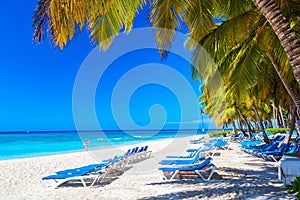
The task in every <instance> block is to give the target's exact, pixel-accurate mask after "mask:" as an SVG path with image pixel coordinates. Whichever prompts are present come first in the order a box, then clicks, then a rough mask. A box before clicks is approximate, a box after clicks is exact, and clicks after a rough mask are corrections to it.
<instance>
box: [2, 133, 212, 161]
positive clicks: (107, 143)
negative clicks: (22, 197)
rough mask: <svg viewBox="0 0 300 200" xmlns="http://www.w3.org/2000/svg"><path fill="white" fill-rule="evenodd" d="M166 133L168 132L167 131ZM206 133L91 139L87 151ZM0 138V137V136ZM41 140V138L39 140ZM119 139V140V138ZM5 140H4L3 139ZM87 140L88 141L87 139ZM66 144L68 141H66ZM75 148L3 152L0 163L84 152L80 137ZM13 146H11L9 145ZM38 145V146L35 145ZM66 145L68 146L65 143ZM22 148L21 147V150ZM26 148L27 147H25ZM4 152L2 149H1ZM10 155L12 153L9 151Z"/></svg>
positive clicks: (6, 146) (7, 146)
mask: <svg viewBox="0 0 300 200" xmlns="http://www.w3.org/2000/svg"><path fill="white" fill-rule="evenodd" d="M167 132H168V131H167ZM206 134H207V133H193V134H182V133H176V135H175V137H174V138H172V136H169V135H167V136H163V137H161V136H159V137H157V138H156V137H153V139H152V137H149V138H150V139H149V138H147V137H145V138H142V139H140V140H139V139H136V140H127V139H124V140H123V141H122V142H121V140H120V142H119V141H117V142H116V141H114V140H112V139H109V138H106V140H105V143H103V144H98V146H95V142H94V141H93V140H94V139H91V141H92V142H91V143H90V144H89V150H91V151H94V150H101V149H105V148H111V147H121V146H126V145H133V144H139V143H146V142H151V141H159V140H164V139H176V138H182V137H191V136H194V137H197V136H198V135H206ZM0 136H1V135H0ZM136 138H139V137H136ZM41 139H43V138H41ZM120 139H121V138H120ZM4 140H5V139H4ZM88 140H89V139H88ZM66 142H68V141H66ZM76 142H77V144H76V147H73V149H64V150H61V151H55V149H53V148H50V149H49V150H50V151H49V150H48V151H43V150H40V152H39V151H35V150H34V151H33V152H32V153H31V154H26V153H25V154H23V153H17V154H16V155H14V154H12V155H13V156H10V157H9V155H6V153H5V151H3V152H2V153H3V154H2V153H1V152H0V153H1V154H2V155H3V156H2V157H1V156H0V161H2V160H13V159H25V158H33V157H39V156H51V155H60V154H67V153H73V152H81V151H83V150H84V145H83V139H82V138H81V136H80V135H78V141H76ZM11 145H13V144H11ZM33 145H35V143H34V141H33ZM37 145H40V144H37ZM66 145H69V144H67V143H66ZM99 145H103V146H99ZM4 148H10V146H9V145H8V144H6V145H5V147H4ZM22 148H23V147H21V149H22ZM26 148H28V147H26ZM41 149H42V148H41ZM3 150H4V149H3ZM23 152H26V150H24V151H23ZM11 153H14V152H13V151H12V150H11Z"/></svg>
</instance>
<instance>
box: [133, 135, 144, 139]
mask: <svg viewBox="0 0 300 200" xmlns="http://www.w3.org/2000/svg"><path fill="white" fill-rule="evenodd" d="M133 137H134V138H142V136H140V135H135V136H133Z"/></svg>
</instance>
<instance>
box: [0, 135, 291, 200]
mask: <svg viewBox="0 0 300 200" xmlns="http://www.w3.org/2000/svg"><path fill="white" fill-rule="evenodd" d="M190 139H191V137H187V138H179V139H175V140H174V139H167V140H161V141H151V142H147V143H145V144H148V145H149V148H150V150H152V157H151V158H149V159H147V160H144V161H142V162H139V163H136V164H133V165H132V167H131V168H130V169H128V170H126V171H125V172H124V173H123V174H122V175H120V176H118V178H117V179H116V180H113V181H112V182H110V183H109V184H105V185H96V186H95V187H92V188H89V187H87V188H84V187H60V188H58V189H49V188H47V189H45V188H44V187H43V186H42V184H41V183H40V180H41V178H42V177H43V176H46V175H49V174H51V173H53V172H55V171H58V170H64V169H68V168H74V167H80V166H84V165H88V164H92V163H97V162H99V161H100V160H103V159H107V158H110V157H113V156H114V155H116V154H118V155H121V154H123V153H124V152H125V151H126V150H127V149H128V148H131V147H135V146H143V145H144V144H139V145H130V146H124V147H119V148H107V149H101V150H99V151H88V152H76V153H68V154H61V155H53V156H42V157H34V158H25V159H14V160H4V161H0V182H1V189H0V199H1V200H6V199H26V200H27V199H73V200H74V199H295V198H294V196H293V195H289V194H287V192H286V191H285V189H284V186H283V184H282V183H281V182H280V181H279V180H278V179H277V178H278V177H277V164H276V163H274V162H266V161H263V160H262V159H259V158H256V157H253V156H251V155H248V154H246V153H244V152H242V151H241V150H240V149H239V148H238V143H234V142H229V146H230V149H229V150H220V151H219V152H220V156H214V157H213V160H212V163H214V164H215V165H216V167H217V170H216V173H217V174H218V175H219V176H218V175H215V176H213V178H212V180H211V181H209V182H204V181H203V180H201V179H195V180H190V181H187V180H178V181H173V182H166V181H163V179H162V176H161V174H160V173H159V171H158V168H159V166H160V165H159V164H158V162H159V161H160V160H161V159H164V158H165V155H178V154H180V152H182V151H183V149H184V148H187V147H188V144H189V140H190ZM172 152H173V153H172Z"/></svg>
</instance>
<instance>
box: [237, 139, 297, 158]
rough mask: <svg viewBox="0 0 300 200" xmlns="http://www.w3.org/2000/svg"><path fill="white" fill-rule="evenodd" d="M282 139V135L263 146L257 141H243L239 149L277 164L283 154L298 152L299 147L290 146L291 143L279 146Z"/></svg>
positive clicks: (295, 145)
mask: <svg viewBox="0 0 300 200" xmlns="http://www.w3.org/2000/svg"><path fill="white" fill-rule="evenodd" d="M284 137H285V136H284V135H278V136H276V137H275V138H274V139H272V142H271V143H270V144H265V143H263V142H262V141H259V140H254V141H245V142H242V143H241V144H242V145H241V149H242V150H243V151H245V152H247V153H249V154H251V155H254V156H257V157H260V158H263V159H265V160H270V161H275V162H278V160H280V159H281V158H282V156H283V155H284V154H293V153H296V152H298V151H300V147H299V146H298V145H297V144H292V143H291V142H289V143H287V144H281V141H282V140H283V139H284ZM298 140H299V139H298ZM259 142H260V143H259Z"/></svg>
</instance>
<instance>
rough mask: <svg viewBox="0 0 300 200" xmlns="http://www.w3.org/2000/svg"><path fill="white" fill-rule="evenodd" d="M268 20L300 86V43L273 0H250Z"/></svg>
mask: <svg viewBox="0 0 300 200" xmlns="http://www.w3.org/2000/svg"><path fill="white" fill-rule="evenodd" d="M252 1H253V3H254V5H255V6H256V7H257V8H258V10H259V11H260V12H261V13H262V15H263V16H264V17H265V18H266V19H267V20H268V22H269V23H270V25H271V26H272V28H273V30H274V32H275V34H276V35H277V37H278V39H279V41H280V43H281V45H282V47H283V48H284V50H285V53H286V55H287V57H288V58H289V61H290V63H291V66H292V69H293V72H294V76H295V79H296V80H297V82H298V83H299V84H300V42H299V40H298V38H297V36H296V34H295V32H294V31H293V30H292V29H291V27H290V24H289V22H288V21H287V19H286V18H285V17H284V16H283V14H282V12H281V10H280V8H279V6H278V5H277V3H276V2H275V1H274V0H252Z"/></svg>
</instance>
